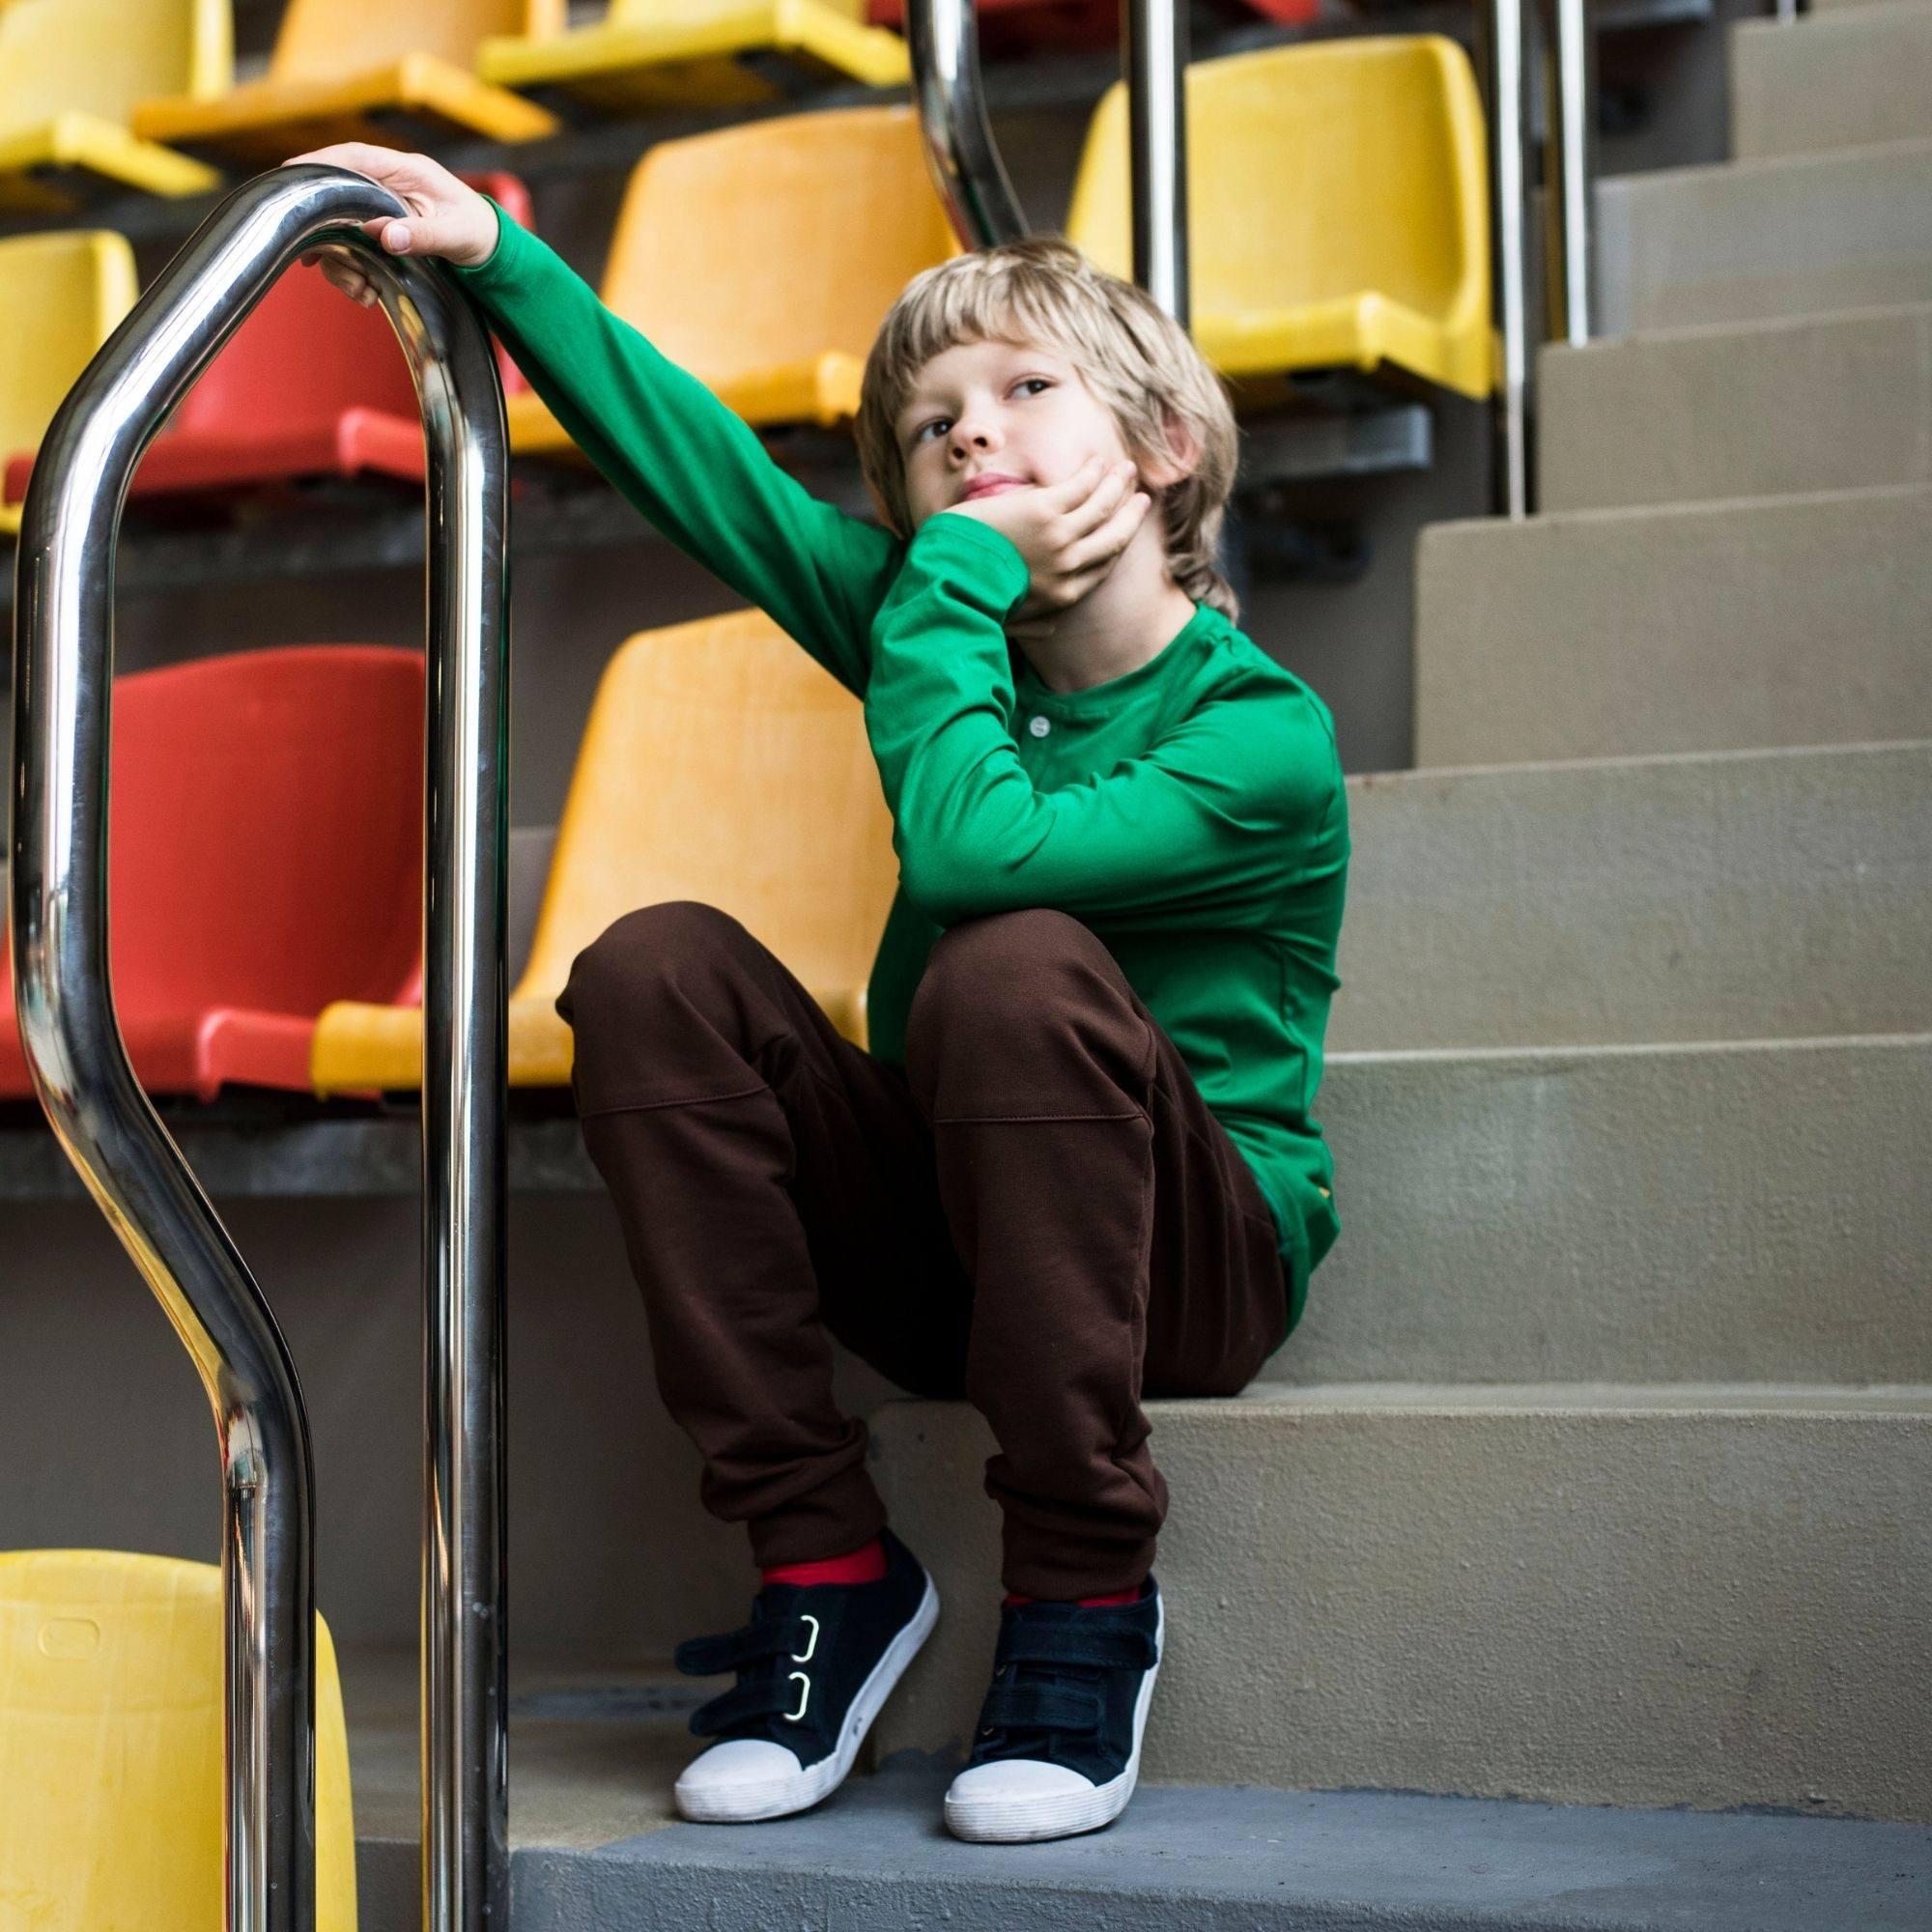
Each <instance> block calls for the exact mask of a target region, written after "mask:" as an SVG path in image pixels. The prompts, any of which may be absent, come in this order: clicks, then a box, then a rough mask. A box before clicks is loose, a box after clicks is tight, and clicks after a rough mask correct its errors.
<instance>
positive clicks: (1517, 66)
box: [1479, 0, 1534, 517]
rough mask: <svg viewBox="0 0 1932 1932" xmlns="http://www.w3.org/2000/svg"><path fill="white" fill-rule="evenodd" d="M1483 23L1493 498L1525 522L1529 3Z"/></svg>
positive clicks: (1510, 3)
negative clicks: (1494, 348) (1496, 362)
mask: <svg viewBox="0 0 1932 1932" xmlns="http://www.w3.org/2000/svg"><path fill="white" fill-rule="evenodd" d="M1479 19H1480V21H1481V24H1482V29H1483V34H1482V44H1483V63H1482V66H1483V76H1484V83H1485V88H1484V91H1485V94H1486V96H1487V100H1486V105H1487V107H1488V110H1489V126H1490V272H1491V278H1492V280H1491V287H1492V291H1493V309H1494V316H1495V327H1496V331H1497V335H1498V338H1499V348H1500V367H1499V368H1498V370H1497V396H1496V405H1495V455H1494V465H1493V469H1492V490H1491V496H1492V505H1493V507H1494V508H1495V509H1496V510H1498V511H1500V512H1502V513H1503V514H1505V515H1508V516H1510V517H1526V516H1528V514H1529V512H1530V509H1531V507H1532V504H1533V500H1534V497H1533V486H1532V480H1531V473H1530V410H1531V397H1530V386H1529V356H1530V343H1529V290H1528V275H1529V267H1528V249H1527V245H1526V244H1527V236H1526V233H1525V228H1526V218H1525V203H1526V198H1527V194H1528V182H1527V180H1526V178H1525V171H1524V166H1523V140H1524V128H1523V123H1524V119H1525V115H1524V100H1523V96H1524V92H1525V90H1524V86H1523V57H1522V55H1523V47H1522V0H1488V5H1487V7H1486V8H1485V9H1484V10H1483V12H1482V14H1480V15H1479Z"/></svg>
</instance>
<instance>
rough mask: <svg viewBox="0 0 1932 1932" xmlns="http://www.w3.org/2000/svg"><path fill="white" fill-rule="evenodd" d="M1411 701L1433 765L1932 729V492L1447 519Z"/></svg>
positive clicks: (1426, 550)
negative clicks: (1513, 520) (1515, 518)
mask: <svg viewBox="0 0 1932 1932" xmlns="http://www.w3.org/2000/svg"><path fill="white" fill-rule="evenodd" d="M1928 200H1932V197H1928ZM1415 710H1416V727H1415V728H1416V763H1417V764H1418V765H1423V766H1434V765H1469V764H1510V763H1516V762H1519V761H1521V760H1524V759H1543V758H1590V757H1610V756H1619V755H1624V754H1628V753H1655V752H1706V751H1733V750H1755V749H1759V748H1762V747H1769V746H1779V745H1829V744H1840V745H1842V744H1859V743H1867V742H1871V741H1874V740H1880V739H1907V738H1922V737H1926V736H1932V491H1924V490H1890V491H1879V490H1874V491H1854V492H1846V493H1843V494H1839V495H1834V496H1830V497H1788V498H1782V499H1774V500H1770V501H1763V502H1752V503H1741V504H1721V505H1711V506H1705V507H1696V508H1688V509H1672V510H1641V511H1636V510H1634V511H1598V512H1589V513H1581V514H1577V515H1573V516H1566V517H1550V518H1542V519H1538V520H1536V521H1534V522H1530V523H1523V524H1510V523H1506V522H1502V521H1499V520H1490V521H1486V522H1480V523H1463V524H1439V525H1436V526H1435V527H1434V528H1432V529H1429V530H1426V531H1424V533H1423V536H1422V540H1421V543H1420V546H1419V549H1418V556H1417V582H1416V642H1415Z"/></svg>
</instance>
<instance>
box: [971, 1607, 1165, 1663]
mask: <svg viewBox="0 0 1932 1932" xmlns="http://www.w3.org/2000/svg"><path fill="white" fill-rule="evenodd" d="M1153 1661H1154V1647H1153V1638H1152V1637H1151V1636H1150V1635H1149V1634H1148V1633H1147V1632H1146V1631H1144V1630H1137V1629H1136V1628H1135V1627H1134V1626H1133V1625H1132V1624H1125V1623H1113V1624H1085V1623H1077V1624H1076V1623H1046V1622H1041V1621H1035V1620H1032V1619H1028V1618H1022V1617H1013V1618H1009V1620H1008V1623H1007V1626H1006V1628H1005V1629H1004V1630H1003V1631H1001V1633H1000V1641H999V1644H998V1646H997V1648H996V1649H995V1651H994V1653H993V1662H994V1663H995V1664H1001V1663H1085V1664H1089V1665H1094V1666H1097V1667H1098V1668H1100V1669H1102V1670H1122V1669H1125V1670H1146V1669H1149V1668H1150V1667H1151V1665H1152V1663H1153Z"/></svg>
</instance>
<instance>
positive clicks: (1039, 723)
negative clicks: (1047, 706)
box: [1027, 718, 1053, 738]
mask: <svg viewBox="0 0 1932 1932" xmlns="http://www.w3.org/2000/svg"><path fill="white" fill-rule="evenodd" d="M1027 729H1028V730H1029V731H1031V732H1032V733H1033V735H1034V736H1035V737H1036V738H1044V737H1045V736H1046V734H1047V733H1048V732H1049V731H1051V730H1052V729H1053V725H1052V724H1051V723H1050V722H1049V721H1048V720H1046V719H1044V718H1036V719H1035V720H1034V721H1033V723H1032V724H1031V725H1028V726H1027Z"/></svg>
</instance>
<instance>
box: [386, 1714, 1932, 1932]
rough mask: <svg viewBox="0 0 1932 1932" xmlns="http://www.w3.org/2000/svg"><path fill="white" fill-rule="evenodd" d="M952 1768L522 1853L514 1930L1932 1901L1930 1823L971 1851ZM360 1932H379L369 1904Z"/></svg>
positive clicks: (1288, 1795)
mask: <svg viewBox="0 0 1932 1932" xmlns="http://www.w3.org/2000/svg"><path fill="white" fill-rule="evenodd" d="M949 1776H950V1768H949V1767H948V1766H946V1765H943V1764H938V1763H934V1762H932V1761H930V1760H925V1759H923V1758H922V1757H921V1756H920V1755H919V1754H918V1753H913V1752H905V1753H900V1754H899V1755H898V1756H896V1757H895V1758H894V1759H892V1760H890V1761H889V1762H888V1764H887V1765H886V1766H885V1768H884V1769H882V1770H881V1771H880V1772H879V1773H878V1774H877V1775H875V1776H869V1777H867V1776H855V1777H853V1778H851V1779H848V1780H847V1782H846V1783H845V1784H844V1785H843V1786H842V1787H841V1788H840V1789H839V1790H838V1793H836V1794H835V1795H834V1796H833V1798H831V1799H830V1800H829V1801H827V1802H826V1803H825V1804H821V1805H818V1806H816V1807H814V1808H813V1809H812V1810H810V1811H807V1812H804V1813H801V1814H799V1815H797V1816H794V1817H791V1818H785V1819H778V1820H773V1821H771V1822H768V1823H765V1824H761V1825H758V1826H755V1827H752V1828H738V1829H735V1830H731V1829H720V1828H718V1827H715V1826H702V1825H686V1824H682V1823H680V1824H674V1825H669V1826H667V1827H666V1828H665V1829H663V1830H661V1831H656V1832H652V1833H647V1834H644V1835H640V1836H638V1837H634V1838H631V1839H627V1840H621V1841H618V1842H616V1843H613V1844H609V1845H604V1846H601V1847H597V1848H595V1849H588V1850H584V1849H579V1850H561V1849H560V1850H554V1851H549V1852H543V1853H538V1852H536V1851H535V1850H534V1849H533V1848H530V1847H528V1846H526V1847H524V1848H522V1849H520V1850H519V1851H518V1852H517V1854H516V1855H515V1866H514V1869H515V1874H516V1876H515V1887H514V1899H515V1905H514V1911H513V1918H512V1928H513V1932H535V1928H539V1927H542V1928H549V1927H552V1926H557V1927H560V1926H563V1925H566V1924H570V1925H579V1924H591V1923H595V1924H598V1925H601V1926H605V1927H609V1928H613V1932H615V1929H616V1928H621V1927H624V1926H627V1925H636V1926H644V1925H670V1924H679V1923H685V1924H692V1925H700V1924H701V1925H703V1926H706V1927H707V1928H710V1932H733V1928H738V1927H744V1928H748V1932H749V1928H752V1927H764V1926H767V1925H771V1924H776V1923H778V1922H779V1915H780V1913H781V1914H782V1919H783V1922H784V1923H785V1924H788V1925H792V1924H795V1925H819V1924H835V1923H836V1924H837V1925H838V1927H840V1928H841V1932H871V1928H879V1932H885V1928H893V1932H900V1929H901V1928H903V1927H905V1926H907V1925H911V1924H920V1925H938V1924H947V1925H951V1926H955V1927H959V1928H967V1927H974V1926H980V1925H989V1926H990V1925H998V1926H999V1927H1000V1928H1001V1932H1031V1928H1035V1927H1038V1928H1041V1929H1042V1932H1044V1928H1049V1927H1051V1928H1054V1932H1059V1928H1061V1927H1064V1926H1066V1925H1069V1924H1087V1925H1101V1924H1108V1925H1112V1924H1132V1925H1134V1926H1136V1927H1146V1928H1163V1927H1173V1928H1182V1927H1194V1926H1199V1927H1202V1928H1204V1932H1205V1928H1210V1927H1212V1928H1222V1927H1228V1928H1232V1927H1234V1926H1236V1925H1237V1924H1238V1925H1240V1926H1242V1927H1252V1926H1256V1925H1282V1926H1289V1925H1293V1926H1294V1927H1295V1928H1297V1932H1326V1928H1336V1932H1340V1928H1343V1927H1348V1928H1351V1932H1353V1928H1359V1927H1362V1926H1366V1925H1370V1924H1374V1925H1378V1926H1387V1927H1392V1928H1393V1927H1403V1926H1413V1927H1421V1926H1424V1925H1427V1926H1429V1927H1431V1928H1434V1929H1435V1932H1457V1928H1464V1927H1466V1928H1470V1932H1474V1929H1475V1928H1510V1929H1511V1932H1546V1928H1547V1932H1558V1928H1561V1932H1636V1929H1637V1928H1651V1927H1663V1926H1666V1925H1669V1926H1675V1925H1683V1924H1693V1923H1694V1924H1696V1925H1698V1926H1700V1927H1703V1928H1705V1932H1746V1928H1750V1932H1815V1928H1816V1927H1818V1926H1820V1925H1827V1924H1833V1925H1857V1926H1859V1927H1861V1932H1894V1929H1895V1932H1905V1928H1907V1927H1915V1926H1920V1925H1923V1924H1924V1923H1925V1922H1926V1920H1927V1916H1928V1914H1932V1831H1928V1830H1926V1829H1925V1828H1923V1827H1918V1826H1911V1825H1894V1824H1874V1823H1867V1822H1863V1821H1856V1820H1838V1819H1820V1818H1808V1817H1802V1816H1764V1815H1761V1814H1749V1813H1737V1812H1695V1811H1680V1810H1670V1811H1645V1810H1632V1809H1617V1808H1612V1807H1609V1806H1596V1805H1551V1804H1523V1803H1517V1802H1512V1801H1508V1800H1485V1799H1467V1798H1430V1797H1419V1796H1411V1795H1407V1794H1402V1793H1382V1792H1298V1791H1262V1790H1256V1789H1253V1788H1242V1787H1236V1788H1233V1789H1226V1788H1220V1789H1211V1790H1209V1789H1201V1788H1193V1787H1186V1786H1153V1785H1150V1786H1144V1787H1143V1788H1142V1789H1141V1790H1140V1791H1139V1792H1138V1793H1137V1794H1136V1796H1135V1798H1134V1800H1133V1802H1132V1804H1129V1806H1128V1807H1127V1809H1126V1811H1125V1812H1124V1813H1123V1814H1122V1817H1121V1818H1120V1819H1119V1820H1118V1821H1117V1822H1116V1823H1115V1824H1114V1825H1112V1826H1111V1827H1109V1828H1108V1829H1107V1830H1105V1831H1103V1832H1098V1833H1089V1834H1086V1835H1084V1836H1079V1837H1073V1838H1064V1839H1059V1840H1055V1841H1052V1842H1048V1843H1043V1844H1035V1845H968V1844H962V1843H959V1842H956V1841H955V1840H953V1839H952V1838H951V1837H949V1836H948V1835H947V1833H945V1831H944V1829H943V1827H942V1826H941V1825H940V1823H939V1818H938V1809H939V1801H940V1796H941V1794H942V1792H943V1791H944V1789H945V1785H946V1782H947V1779H948V1777H949ZM384 1850H385V1852H386V1853H387V1855H388V1856H387V1858H386V1861H385V1862H386V1865H387V1866H390V1867H393V1868H395V1869H396V1870H398V1871H404V1872H405V1873H407V1868H408V1867H409V1866H411V1865H412V1861H413V1852H412V1848H405V1847H401V1846H395V1847H386V1848H384ZM366 1858H367V1852H366V1849H365V1861H366ZM372 1876H374V1874H373V1873H372ZM388 1876H389V1873H388V1871H387V1870H385V1871H384V1877H385V1878H386V1877H388ZM1116 1915H1122V1916H1118V1917H1117V1916H1116ZM363 1922H364V1926H365V1932H383V1928H382V1927H381V1926H378V1925H377V1924H375V1923H373V1922H372V1921H371V1919H370V1918H369V1917H368V1916H367V1914H366V1912H365V1916H364V1921H363ZM384 1922H386V1919H385V1920H384Z"/></svg>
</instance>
